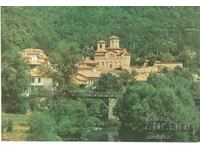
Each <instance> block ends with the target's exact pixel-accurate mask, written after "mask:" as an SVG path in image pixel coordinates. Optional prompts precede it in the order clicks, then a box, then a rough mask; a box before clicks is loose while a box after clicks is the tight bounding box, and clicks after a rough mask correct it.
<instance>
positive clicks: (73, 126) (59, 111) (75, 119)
mask: <svg viewBox="0 0 200 150" xmlns="http://www.w3.org/2000/svg"><path fill="white" fill-rule="evenodd" d="M50 112H51V114H52V115H53V117H54V118H55V120H56V126H57V127H56V133H57V135H58V136H59V137H61V138H62V140H64V141H83V140H87V133H88V132H90V131H92V130H94V129H95V127H96V126H98V125H99V123H100V120H99V119H98V118H96V117H95V116H92V115H90V114H89V112H88V110H87V107H86V105H85V104H84V103H82V102H80V101H75V100H68V99H62V100H61V99H60V100H59V101H58V102H56V103H55V105H53V106H52V108H51V109H50Z"/></svg>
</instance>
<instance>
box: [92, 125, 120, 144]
mask: <svg viewBox="0 0 200 150" xmlns="http://www.w3.org/2000/svg"><path fill="white" fill-rule="evenodd" d="M88 140H89V141H119V138H118V128H117V127H108V128H103V129H101V130H97V131H91V132H89V133H88Z"/></svg>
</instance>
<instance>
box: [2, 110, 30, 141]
mask: <svg viewBox="0 0 200 150" xmlns="http://www.w3.org/2000/svg"><path fill="white" fill-rule="evenodd" d="M28 118H29V114H24V115H23V114H6V113H3V114H2V115H1V119H2V121H8V120H11V121H12V123H13V130H12V131H11V132H7V131H6V130H4V132H3V133H2V135H1V136H2V137H1V138H2V141H26V132H27V130H28V125H27V121H28Z"/></svg>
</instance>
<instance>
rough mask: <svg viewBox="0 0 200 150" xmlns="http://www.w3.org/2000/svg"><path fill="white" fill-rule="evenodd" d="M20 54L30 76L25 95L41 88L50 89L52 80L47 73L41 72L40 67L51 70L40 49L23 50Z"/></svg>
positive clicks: (47, 59) (46, 58)
mask: <svg viewBox="0 0 200 150" xmlns="http://www.w3.org/2000/svg"><path fill="white" fill-rule="evenodd" d="M20 54H21V56H22V58H24V62H25V63H26V64H27V65H28V67H29V73H30V76H31V78H30V86H29V87H28V88H27V89H26V90H25V93H27V94H30V93H31V92H33V91H38V90H41V89H42V88H46V89H49V88H52V86H53V79H52V78H51V77H50V76H49V74H48V73H46V72H45V71H42V70H41V67H46V68H48V69H51V66H50V61H49V58H48V57H47V56H46V54H45V53H44V51H43V50H40V49H24V50H22V51H21V52H20Z"/></svg>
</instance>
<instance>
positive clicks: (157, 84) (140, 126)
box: [115, 74, 200, 141]
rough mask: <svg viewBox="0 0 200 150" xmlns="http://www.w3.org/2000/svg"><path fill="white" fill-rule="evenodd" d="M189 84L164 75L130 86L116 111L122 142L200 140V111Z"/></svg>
mask: <svg viewBox="0 0 200 150" xmlns="http://www.w3.org/2000/svg"><path fill="white" fill-rule="evenodd" d="M187 81H188V80H186V79H184V78H183V77H179V76H178V77H177V76H168V75H167V74H161V75H154V76H151V77H150V78H149V79H148V82H146V83H143V82H138V83H137V84H133V85H130V86H129V87H128V88H127V90H126V92H125V94H124V95H123V97H122V98H120V99H119V100H118V103H117V105H116V108H115V111H116V115H117V116H118V117H119V121H120V122H121V126H120V131H119V132H120V138H121V140H122V141H198V140H199V136H198V132H199V131H198V130H199V129H198V128H197V127H198V125H199V123H200V119H199V117H198V115H199V113H200V112H199V111H198V109H197V107H196V106H195V102H194V100H193V96H192V94H191V91H189V90H188V89H189V88H190V87H191V84H189V85H190V87H188V86H189V85H188V82H187ZM190 82H191V81H190ZM186 85H188V86H186ZM172 124H176V125H177V126H176V127H177V128H175V126H172ZM186 126H187V127H188V128H186ZM184 127H185V128H184ZM193 127H194V128H193Z"/></svg>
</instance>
